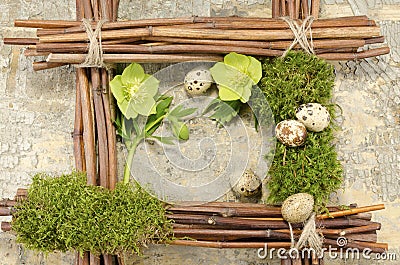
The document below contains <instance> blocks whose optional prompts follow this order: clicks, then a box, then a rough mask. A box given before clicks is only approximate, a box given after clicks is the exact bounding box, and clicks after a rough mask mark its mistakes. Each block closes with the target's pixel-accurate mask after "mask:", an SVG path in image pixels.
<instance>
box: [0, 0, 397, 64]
mask: <svg viewBox="0 0 400 265" xmlns="http://www.w3.org/2000/svg"><path fill="white" fill-rule="evenodd" d="M283 2H285V1H283ZM273 3H275V1H274V2H273ZM289 3H294V1H289ZM295 7H296V6H294V5H293V4H292V5H289V9H288V10H289V11H290V10H293V8H295ZM299 7H300V6H299ZM273 8H276V5H273ZM281 8H283V9H279V10H280V11H281V12H282V13H283V14H286V11H285V12H283V11H284V10H286V7H281ZM276 12H278V11H276ZM289 13H290V14H292V13H293V12H289ZM277 14H280V13H277ZM293 14H294V13H293ZM15 26H18V27H33V28H38V30H37V32H36V35H37V36H36V38H5V39H4V42H5V44H18V45H28V48H27V49H26V50H25V55H26V56H39V55H42V56H46V57H47V59H46V61H39V62H34V63H33V68H34V69H35V70H42V69H47V68H51V67H57V66H61V65H64V64H82V63H84V62H85V61H87V60H88V57H90V61H96V62H98V63H96V64H94V65H93V66H98V67H99V66H102V64H103V63H125V62H132V61H135V62H138V63H145V62H146V63H149V62H150V63H174V62H183V61H193V60H203V61H204V60H209V61H219V60H222V58H223V55H224V54H227V53H230V52H237V53H242V54H246V55H253V56H282V55H284V54H285V51H287V50H291V49H302V50H305V51H306V52H308V53H314V54H316V55H317V56H319V57H321V58H324V59H327V60H353V59H362V58H367V57H374V56H379V55H383V54H387V53H389V51H390V50H389V47H388V46H386V45H384V44H383V45H379V47H375V46H376V45H374V47H373V48H371V46H370V45H371V44H379V43H383V42H384V37H383V36H381V34H380V29H379V27H378V26H377V25H376V23H375V21H373V20H371V19H368V17H366V16H353V17H340V18H331V19H317V18H316V17H314V16H307V17H306V18H304V19H303V20H300V19H297V17H296V16H294V15H292V16H291V17H279V18H278V17H276V18H249V17H247V18H244V17H183V18H159V19H142V20H130V21H119V22H111V21H106V20H102V21H99V22H95V21H92V22H90V21H84V26H82V22H80V21H46V20H16V21H15ZM366 47H368V48H367V49H366ZM94 51H96V52H94Z"/></svg>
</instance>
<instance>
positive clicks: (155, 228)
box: [12, 173, 172, 254]
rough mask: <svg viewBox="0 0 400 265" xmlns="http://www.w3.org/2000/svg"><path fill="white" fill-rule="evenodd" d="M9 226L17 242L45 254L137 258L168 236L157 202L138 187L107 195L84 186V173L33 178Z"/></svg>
mask: <svg viewBox="0 0 400 265" xmlns="http://www.w3.org/2000/svg"><path fill="white" fill-rule="evenodd" d="M12 227H13V230H14V231H16V233H17V240H18V242H20V243H23V244H24V245H25V246H26V247H28V248H30V249H34V250H38V251H43V252H46V253H48V252H51V251H55V250H59V251H68V250H77V251H79V252H81V253H82V252H84V251H90V252H92V253H110V254H115V253H119V252H121V251H126V250H127V251H133V252H135V253H140V248H141V247H142V246H146V245H147V244H148V243H160V242H165V241H166V240H167V239H168V238H169V237H170V236H171V235H172V226H171V224H170V221H168V220H167V218H166V216H165V209H164V207H163V205H162V202H160V201H159V200H158V199H157V198H155V197H153V196H151V195H150V194H149V193H147V192H146V191H145V190H144V189H142V188H141V187H140V186H139V185H136V186H134V185H132V184H121V183H119V184H118V185H117V187H116V189H115V190H114V191H109V190H107V189H104V188H102V187H98V186H89V185H86V176H85V174H83V173H72V174H68V175H62V176H60V177H55V178H54V177H51V176H49V175H46V174H38V175H36V176H34V177H33V183H32V184H31V186H30V188H29V189H28V198H27V200H24V201H23V202H22V203H20V204H19V205H18V206H17V212H16V214H15V216H14V219H13V223H12Z"/></svg>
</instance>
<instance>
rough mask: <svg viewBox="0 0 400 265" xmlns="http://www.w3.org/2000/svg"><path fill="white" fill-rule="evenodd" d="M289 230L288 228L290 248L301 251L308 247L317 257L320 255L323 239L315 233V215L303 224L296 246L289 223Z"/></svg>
mask: <svg viewBox="0 0 400 265" xmlns="http://www.w3.org/2000/svg"><path fill="white" fill-rule="evenodd" d="M289 228H290V237H291V242H292V243H291V248H295V249H298V250H301V249H303V248H305V247H308V248H309V249H311V250H314V251H315V253H316V254H317V255H318V256H319V255H321V254H322V244H323V239H322V237H321V236H320V235H319V234H318V233H317V229H316V225H315V213H313V214H312V215H311V216H310V218H309V219H308V220H307V222H306V223H305V225H304V227H303V232H302V233H301V235H300V238H299V240H298V241H297V243H296V244H295V240H294V235H293V230H292V226H291V224H290V223H289Z"/></svg>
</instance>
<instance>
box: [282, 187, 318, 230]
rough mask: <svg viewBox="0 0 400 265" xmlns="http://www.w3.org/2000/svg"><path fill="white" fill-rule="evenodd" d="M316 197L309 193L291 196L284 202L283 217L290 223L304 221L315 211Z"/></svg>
mask: <svg viewBox="0 0 400 265" xmlns="http://www.w3.org/2000/svg"><path fill="white" fill-rule="evenodd" d="M313 208H314V197H313V196H312V195H310V194H308V193H296V194H293V195H292V196H289V197H288V198H287V199H286V200H285V201H284V202H283V204H282V208H281V212H282V217H283V219H285V220H286V221H287V222H289V223H294V224H295V223H302V222H304V221H306V220H307V219H308V218H309V217H310V215H311V214H312V212H313Z"/></svg>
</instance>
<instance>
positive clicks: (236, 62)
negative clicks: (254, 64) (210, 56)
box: [224, 52, 250, 73]
mask: <svg viewBox="0 0 400 265" xmlns="http://www.w3.org/2000/svg"><path fill="white" fill-rule="evenodd" d="M224 63H225V64H226V65H230V66H232V67H234V68H236V69H237V70H239V71H240V72H242V73H246V72H247V68H248V67H249V64H250V59H249V57H248V56H246V55H243V54H238V53H236V52H231V53H229V54H227V55H226V56H225V57H224Z"/></svg>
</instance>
